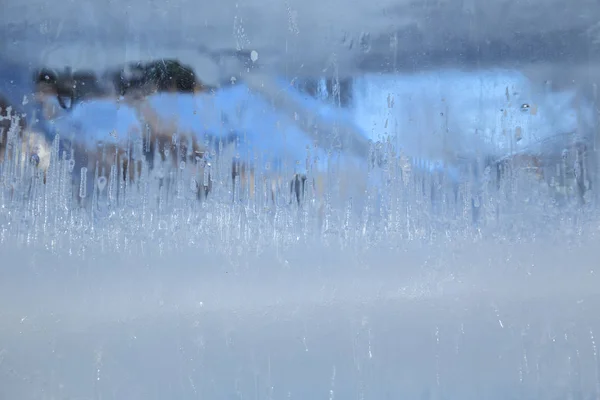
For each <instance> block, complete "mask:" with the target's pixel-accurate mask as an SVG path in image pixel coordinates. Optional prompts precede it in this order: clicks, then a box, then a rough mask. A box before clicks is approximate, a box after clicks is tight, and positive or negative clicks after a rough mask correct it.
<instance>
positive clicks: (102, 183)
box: [98, 176, 106, 193]
mask: <svg viewBox="0 0 600 400" xmlns="http://www.w3.org/2000/svg"><path fill="white" fill-rule="evenodd" d="M105 187H106V177H105V176H99V177H98V189H99V190H100V193H102V191H103V190H104V188H105Z"/></svg>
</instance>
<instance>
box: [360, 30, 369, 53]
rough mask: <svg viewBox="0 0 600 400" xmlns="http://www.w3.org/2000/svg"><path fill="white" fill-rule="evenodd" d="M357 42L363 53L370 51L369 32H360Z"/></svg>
mask: <svg viewBox="0 0 600 400" xmlns="http://www.w3.org/2000/svg"><path fill="white" fill-rule="evenodd" d="M359 43H360V48H361V50H362V51H363V52H364V53H368V52H369V51H371V34H370V33H368V32H363V33H361V34H360V39H359Z"/></svg>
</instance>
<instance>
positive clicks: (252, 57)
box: [250, 50, 258, 62]
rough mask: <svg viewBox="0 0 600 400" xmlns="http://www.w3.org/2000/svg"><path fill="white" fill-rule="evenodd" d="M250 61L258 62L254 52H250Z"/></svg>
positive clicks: (256, 54)
mask: <svg viewBox="0 0 600 400" xmlns="http://www.w3.org/2000/svg"><path fill="white" fill-rule="evenodd" d="M250 59H251V60H252V62H256V61H257V60H258V52H257V51H256V50H252V51H251V52H250Z"/></svg>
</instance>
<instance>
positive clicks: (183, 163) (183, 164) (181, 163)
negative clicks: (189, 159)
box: [179, 161, 185, 170]
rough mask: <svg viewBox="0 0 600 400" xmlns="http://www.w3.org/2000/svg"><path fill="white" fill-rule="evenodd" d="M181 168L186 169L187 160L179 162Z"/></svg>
mask: <svg viewBox="0 0 600 400" xmlns="http://www.w3.org/2000/svg"><path fill="white" fill-rule="evenodd" d="M179 169H180V170H184V169H185V161H181V162H180V163H179Z"/></svg>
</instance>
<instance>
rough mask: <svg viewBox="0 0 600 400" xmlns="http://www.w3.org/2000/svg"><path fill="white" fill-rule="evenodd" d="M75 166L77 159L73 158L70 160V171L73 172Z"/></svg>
mask: <svg viewBox="0 0 600 400" xmlns="http://www.w3.org/2000/svg"><path fill="white" fill-rule="evenodd" d="M74 168H75V160H73V159H71V160H69V172H73V169H74Z"/></svg>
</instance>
